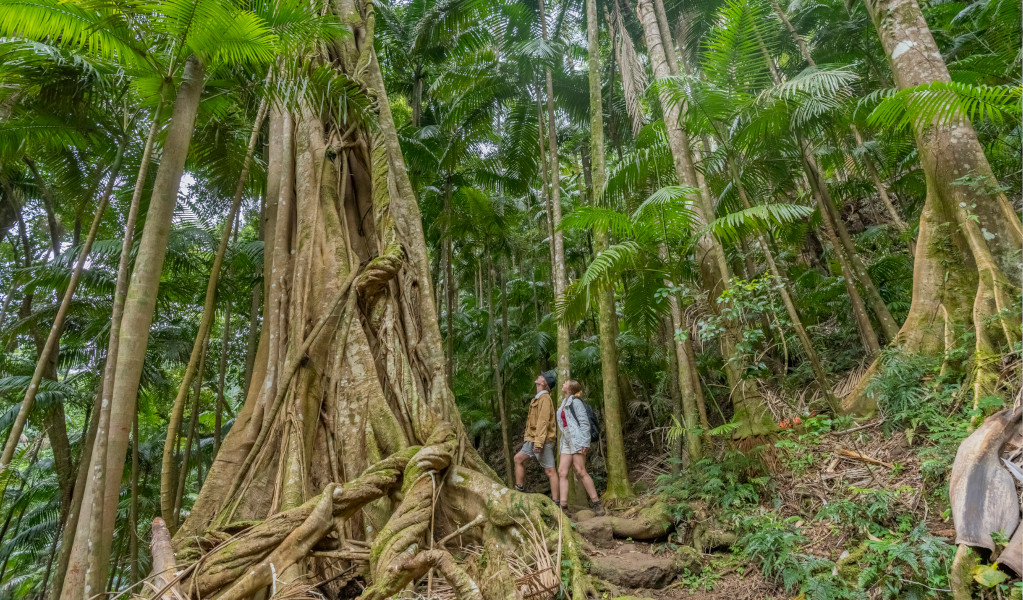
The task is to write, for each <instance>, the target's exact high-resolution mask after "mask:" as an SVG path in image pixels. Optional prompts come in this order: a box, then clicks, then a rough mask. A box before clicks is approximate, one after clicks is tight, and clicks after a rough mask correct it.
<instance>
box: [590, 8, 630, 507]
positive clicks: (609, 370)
mask: <svg viewBox="0 0 1023 600" xmlns="http://www.w3.org/2000/svg"><path fill="white" fill-rule="evenodd" d="M586 43H587V55H588V59H589V84H590V152H589V154H590V165H589V169H586V165H583V171H584V173H585V172H587V171H588V172H589V173H590V179H591V180H592V181H591V185H589V186H588V187H589V188H590V189H591V190H592V202H593V204H594V205H595V206H596V205H599V204H600V203H601V202H603V195H604V186H605V185H606V183H607V167H606V164H605V149H604V103H603V101H602V99H601V97H600V73H601V69H600V19H599V18H598V17H597V2H596V0H586ZM593 245H594V250H595V252H596V253H597V254H598V255H599V254H600V253H601V252H603V251H604V250H607V247H608V234H607V231H606V230H604V229H596V230H594V232H593ZM597 294H598V296H597V299H598V309H597V330H598V337H599V339H600V367H601V381H602V382H603V390H604V431H605V439H606V443H607V455H606V456H605V464H606V466H607V490H606V491H605V492H604V497H605V498H606V499H607V500H609V501H618V500H624V499H628V498H631V497H633V496H634V495H635V494H634V492H633V491H632V486H631V485H630V483H629V468H628V465H627V464H626V462H625V438H624V436H623V435H622V429H623V427H622V426H623V418H622V400H621V394H619V390H618V347H617V344H618V340H617V337H618V332H617V329H618V328H617V324H618V314H617V313H616V312H615V298H614V288H612V286H610V285H604V284H601V285H600V289H598V291H597Z"/></svg>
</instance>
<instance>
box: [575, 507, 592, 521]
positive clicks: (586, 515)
mask: <svg viewBox="0 0 1023 600" xmlns="http://www.w3.org/2000/svg"><path fill="white" fill-rule="evenodd" d="M595 516H597V513H595V512H593V511H592V510H590V509H588V508H587V509H584V510H581V511H579V512H577V513H575V521H576V523H582V522H583V521H588V520H590V519H592V518H593V517H595Z"/></svg>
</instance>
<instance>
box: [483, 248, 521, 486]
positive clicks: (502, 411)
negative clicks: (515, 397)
mask: <svg viewBox="0 0 1023 600" xmlns="http://www.w3.org/2000/svg"><path fill="white" fill-rule="evenodd" d="M495 288H497V273H496V270H495V269H494V262H493V261H490V286H489V291H488V292H487V293H485V294H484V295H485V296H486V300H487V336H488V338H489V340H490V368H491V369H492V370H493V372H494V396H495V397H496V399H497V418H498V421H500V423H501V449H502V450H503V452H504V470H505V480H506V481H507V482H508V485H509V486H510V485H512V484H514V483H515V478H514V475H515V473H514V470H513V463H512V451H511V438H510V436H509V435H508V411H507V409H506V407H505V402H504V381H503V378H502V377H501V361H500V356H499V353H498V350H497V323H496V321H495V319H494V290H495ZM500 296H501V300H502V302H504V303H507V301H508V300H507V298H506V297H505V296H506V294H505V292H504V291H503V290H502V291H501V294H500ZM503 316H505V317H506V316H507V313H504V315H503Z"/></svg>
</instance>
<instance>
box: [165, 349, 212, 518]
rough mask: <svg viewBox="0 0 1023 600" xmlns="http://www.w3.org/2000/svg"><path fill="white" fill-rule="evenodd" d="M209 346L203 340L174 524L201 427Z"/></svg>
mask: <svg viewBox="0 0 1023 600" xmlns="http://www.w3.org/2000/svg"><path fill="white" fill-rule="evenodd" d="M208 346H209V338H206V339H205V340H202V350H201V352H202V355H201V357H200V358H199V368H198V369H196V374H195V379H194V381H193V389H192V396H193V397H192V411H191V414H190V415H189V418H188V433H187V434H186V435H185V449H184V451H183V452H182V456H181V465H180V466H179V467H178V469H177V482H178V484H177V486H176V487H175V491H174V507H173V510H174V522H175V523H176V522H177V521H178V518H179V517H180V515H181V504H182V502H183V500H184V497H185V491H186V490H185V488H186V487H187V486H188V472H189V470H190V469H189V464H188V463H189V461H190V460H191V458H192V442H193V441H195V434H196V430H197V428H198V425H199V411H200V409H201V408H202V378H203V373H204V372H205V368H206V354H207V348H208Z"/></svg>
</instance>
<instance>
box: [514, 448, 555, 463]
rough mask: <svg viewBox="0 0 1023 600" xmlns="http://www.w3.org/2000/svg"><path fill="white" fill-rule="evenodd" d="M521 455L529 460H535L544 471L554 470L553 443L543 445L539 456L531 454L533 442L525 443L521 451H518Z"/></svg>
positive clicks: (534, 453)
mask: <svg viewBox="0 0 1023 600" xmlns="http://www.w3.org/2000/svg"><path fill="white" fill-rule="evenodd" d="M519 452H521V453H522V454H525V455H526V456H528V457H530V458H535V459H536V461H537V462H538V463H540V466H541V467H543V468H545V469H552V468H554V443H553V442H552V443H550V444H544V445H543V450H541V451H540V455H539V456H537V454H536V452H533V442H526V443H525V444H523V445H522V450H519Z"/></svg>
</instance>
